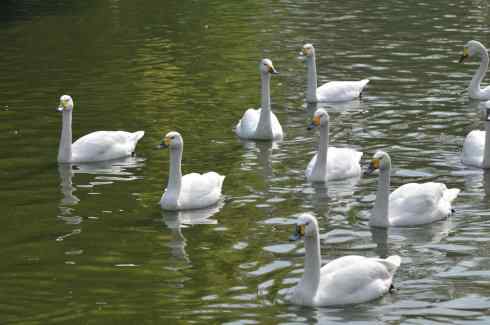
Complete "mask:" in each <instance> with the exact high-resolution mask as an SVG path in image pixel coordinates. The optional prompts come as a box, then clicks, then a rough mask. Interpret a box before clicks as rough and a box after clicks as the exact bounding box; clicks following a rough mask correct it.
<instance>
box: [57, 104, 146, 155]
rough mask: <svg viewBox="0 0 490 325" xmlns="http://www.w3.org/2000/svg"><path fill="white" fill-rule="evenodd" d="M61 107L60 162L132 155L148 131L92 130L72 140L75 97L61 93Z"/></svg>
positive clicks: (59, 108) (59, 109)
mask: <svg viewBox="0 0 490 325" xmlns="http://www.w3.org/2000/svg"><path fill="white" fill-rule="evenodd" d="M58 111H60V112H63V126H62V129H61V139H60V145H59V149H58V162H60V163H78V162H94V161H103V160H111V159H116V158H121V157H126V156H130V155H131V154H133V153H134V150H135V147H136V144H137V143H138V141H139V140H140V139H141V138H142V137H143V135H145V132H144V131H137V132H133V133H131V132H125V131H96V132H92V133H89V134H87V135H85V136H83V137H81V138H79V139H78V140H77V141H75V142H74V143H73V144H72V131H71V116H72V111H73V99H72V98H71V97H70V96H68V95H63V96H61V97H60V105H59V107H58Z"/></svg>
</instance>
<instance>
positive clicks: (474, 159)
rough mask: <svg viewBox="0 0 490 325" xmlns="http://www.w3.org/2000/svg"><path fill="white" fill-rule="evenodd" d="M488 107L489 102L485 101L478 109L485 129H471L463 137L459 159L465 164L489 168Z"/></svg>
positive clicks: (489, 123)
mask: <svg viewBox="0 0 490 325" xmlns="http://www.w3.org/2000/svg"><path fill="white" fill-rule="evenodd" d="M489 109H490V102H486V103H485V106H484V107H482V108H481V110H480V112H481V114H480V116H481V119H482V120H483V121H484V123H485V131H480V130H473V131H471V132H470V133H469V134H468V135H467V136H466V138H465V139H464V143H463V154H462V157H461V161H462V162H463V164H465V165H470V166H474V167H479V168H485V169H488V168H490V121H489V120H488V113H487V110H489Z"/></svg>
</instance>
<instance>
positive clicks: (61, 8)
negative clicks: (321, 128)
mask: <svg viewBox="0 0 490 325" xmlns="http://www.w3.org/2000/svg"><path fill="white" fill-rule="evenodd" d="M489 23H490V11H489V5H488V2H487V0H458V1H454V0H449V1H446V0H444V1H443V0H434V1H425V2H424V1H419V2H412V1H397V0H390V1H383V2H381V1H368V0H359V1H304V2H297V1H291V0H281V1H254V0H251V1H217V0H210V1H195V0H194V1H190V0H183V1H178V2H174V1H159V0H158V1H157V0H147V1H144V2H142V1H128V0H102V1H95V0H89V1H63V2H60V1H57V2H52V1H49V2H48V1H34V0H24V1H12V0H10V1H6V2H3V3H2V4H1V5H0V44H2V46H1V48H0V54H1V60H0V71H1V74H0V90H1V95H0V121H1V123H0V131H1V132H0V150H1V152H2V155H1V156H0V197H1V202H2V210H3V212H2V213H1V214H0V221H1V225H2V226H1V227H0V244H1V247H2V250H1V253H0V254H1V259H2V261H3V262H2V263H1V266H0V323H5V324H7V323H9V324H11V323H12V324H13V323H22V324H46V323H66V322H69V321H75V322H77V323H82V322H83V323H101V324H109V323H117V324H135V323H137V324H141V323H158V322H160V323H163V322H166V323H233V324H254V323H270V324H272V323H274V324H277V323H282V324H286V323H290V324H291V323H296V324H299V323H322V324H345V323H353V324H379V323H383V322H384V323H389V324H398V323H406V324H488V323H490V312H489V309H490V200H489V196H490V173H489V172H483V171H481V170H478V169H472V168H468V167H465V166H464V165H462V164H461V162H460V152H461V148H462V143H463V140H464V137H465V135H466V134H467V133H468V132H469V131H470V130H473V129H477V128H480V129H481V128H482V127H483V125H482V122H480V121H479V120H478V114H477V113H478V103H477V102H473V101H470V100H469V99H468V97H467V95H466V93H464V90H465V88H466V87H467V85H468V83H469V80H470V79H471V76H472V74H473V72H474V71H475V69H476V67H477V65H478V62H476V61H475V60H472V61H469V62H467V63H465V64H458V63H457V60H458V59H459V56H460V55H461V53H462V47H463V45H464V44H465V43H466V42H467V41H468V40H470V39H477V40H480V41H481V42H482V43H484V44H485V45H487V46H489V45H490V30H489ZM307 42H311V43H313V44H314V45H315V46H316V51H317V65H318V73H319V80H320V81H321V82H325V81H327V80H348V79H354V80H355V79H362V78H369V79H371V83H370V84H369V88H368V91H367V93H366V94H365V95H364V97H363V98H362V100H360V101H354V102H351V103H347V104H342V105H323V106H325V107H326V108H327V110H328V111H329V112H330V118H331V121H332V122H331V141H332V142H333V143H334V144H335V145H337V146H348V147H354V148H356V149H358V150H362V151H363V152H364V156H363V163H367V161H368V159H369V158H370V157H371V156H372V155H373V153H374V152H375V151H376V150H377V149H384V150H386V151H388V152H389V153H390V154H391V157H392V161H393V165H394V169H395V170H394V175H393V177H392V189H394V188H396V187H397V186H400V185H402V184H404V183H407V182H412V181H416V182H424V181H431V180H435V181H440V182H444V183H446V184H447V185H448V187H457V188H460V189H461V194H460V196H459V197H458V198H457V200H456V201H455V204H454V208H455V210H456V212H455V214H454V215H452V216H451V217H450V218H449V219H447V220H445V221H442V222H438V223H435V224H432V225H428V226H423V227H415V228H406V229H396V228H393V229H389V230H388V231H379V230H372V229H370V227H369V226H368V223H367V219H368V217H369V213H370V209H371V207H372V205H373V201H374V192H375V187H376V177H367V178H362V179H361V180H360V181H359V182H354V183H353V184H350V183H345V182H344V183H343V182H334V183H331V184H329V185H328V187H324V186H319V185H312V184H310V183H308V182H306V180H305V178H304V169H305V167H306V164H307V163H308V161H309V159H310V157H311V156H312V155H313V153H314V152H315V150H316V145H317V142H318V133H317V132H314V131H307V130H306V126H307V124H308V123H309V120H310V118H311V116H312V114H313V112H314V110H315V109H316V106H311V105H306V104H305V102H304V97H305V80H306V67H305V65H304V63H303V62H301V61H299V60H298V58H297V57H298V52H299V51H300V49H301V46H302V45H303V44H304V43H307ZM263 57H269V58H270V59H272V60H273V62H274V65H275V67H276V68H277V69H278V70H279V71H280V73H281V74H280V75H278V76H274V77H273V80H272V83H271V92H272V107H273V110H274V112H275V113H276V114H277V117H278V119H279V120H280V121H281V123H282V126H283V128H284V131H285V139H284V141H282V142H280V143H274V144H271V143H268V142H262V143H254V142H242V141H240V140H239V139H237V137H236V136H235V135H234V132H233V131H232V129H233V127H234V125H235V124H236V122H237V121H238V120H239V118H240V117H241V116H242V114H243V112H244V111H245V110H246V109H247V108H249V107H257V105H258V104H259V103H260V98H259V89H260V85H259V82H260V79H259V72H258V63H259V61H260V59H261V58H263ZM489 81H490V79H488V78H487V83H488V82H489ZM64 93H67V94H70V95H72V96H73V98H74V100H75V110H74V117H73V118H74V123H73V129H74V131H73V133H74V137H75V138H77V137H79V136H81V135H84V134H86V133H88V132H91V131H94V130H116V129H124V130H131V131H136V130H145V132H146V135H145V137H144V138H143V139H142V141H141V142H140V143H139V145H138V147H137V155H136V156H135V157H131V158H128V159H123V160H120V161H116V162H109V163H99V164H91V165H78V166H58V164H57V163H56V155H57V148H58V141H59V134H60V127H61V117H60V115H59V114H58V113H56V112H55V108H56V107H57V105H58V98H59V96H60V95H62V94H64ZM171 130H176V131H179V132H181V133H182V135H183V138H184V142H185V149H184V158H183V171H184V172H185V173H187V172H191V171H196V172H205V171H208V170H215V171H217V172H219V173H221V174H224V175H226V180H225V184H224V189H223V192H224V199H223V201H222V202H220V204H219V205H218V206H216V207H212V208H210V209H207V210H201V211H193V212H182V213H167V212H162V211H161V210H160V207H159V206H158V202H159V199H160V196H161V194H162V191H163V189H164V187H165V185H166V182H167V176H168V163H169V162H168V158H169V157H168V152H167V151H161V150H160V151H158V150H154V148H155V146H156V145H157V144H158V143H160V142H161V140H162V139H163V136H164V135H165V133H167V132H168V131H171ZM303 212H310V213H313V214H314V215H315V216H316V217H317V218H318V220H319V224H320V232H321V238H322V239H321V240H322V256H323V260H324V262H327V261H330V260H332V259H334V258H336V257H339V256H343V255H348V254H358V255H363V256H380V255H381V256H385V255H388V254H398V255H400V256H401V257H402V266H401V268H400V269H399V271H398V273H397V275H396V280H395V285H396V287H397V289H398V290H397V291H396V292H395V293H394V294H387V295H385V296H384V297H382V298H380V299H377V300H375V301H372V302H370V303H366V304H362V305H358V306H351V307H343V308H304V307H297V306H291V305H289V304H287V303H285V301H284V293H285V291H286V290H287V288H290V287H292V286H293V285H294V284H295V283H296V282H297V281H298V280H299V278H300V276H301V272H302V269H303V255H304V250H303V245H302V243H300V242H298V243H289V242H288V237H289V235H290V234H291V233H292V231H293V225H292V224H293V223H294V221H295V219H296V216H297V215H298V214H300V213H303Z"/></svg>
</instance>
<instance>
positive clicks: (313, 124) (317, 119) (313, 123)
mask: <svg viewBox="0 0 490 325" xmlns="http://www.w3.org/2000/svg"><path fill="white" fill-rule="evenodd" d="M319 125H320V116H315V117H314V118H313V120H312V121H311V123H310V125H308V127H307V128H306V129H307V130H313V129H314V128H316V127H317V126H319Z"/></svg>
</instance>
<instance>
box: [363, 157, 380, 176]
mask: <svg viewBox="0 0 490 325" xmlns="http://www.w3.org/2000/svg"><path fill="white" fill-rule="evenodd" d="M378 168H379V159H373V160H372V161H371V163H370V164H369V166H368V168H367V170H366V171H365V172H364V176H368V175H371V174H372V173H373V172H374V171H375V170H376V169H378Z"/></svg>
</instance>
